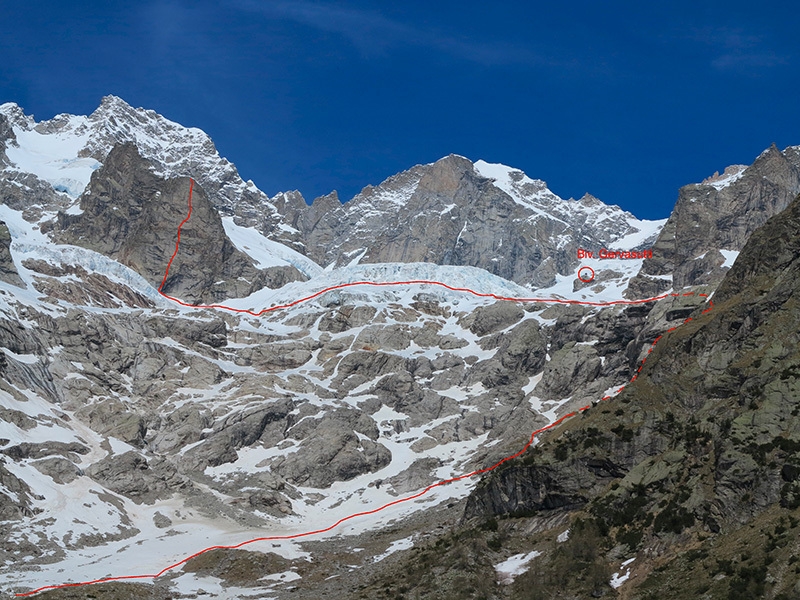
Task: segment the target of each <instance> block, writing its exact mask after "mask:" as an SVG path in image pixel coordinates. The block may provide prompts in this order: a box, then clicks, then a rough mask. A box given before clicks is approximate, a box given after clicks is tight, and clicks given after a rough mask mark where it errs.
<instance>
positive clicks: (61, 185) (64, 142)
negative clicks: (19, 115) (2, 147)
mask: <svg viewBox="0 0 800 600" xmlns="http://www.w3.org/2000/svg"><path fill="white" fill-rule="evenodd" d="M66 120H67V124H66V126H65V127H63V128H61V130H60V131H58V132H57V133H40V132H39V131H37V130H36V129H29V130H25V129H22V128H20V127H14V128H13V129H14V135H15V136H16V138H17V145H16V146H14V145H13V144H9V145H8V147H7V148H6V156H7V157H8V159H9V161H11V163H12V164H13V165H14V166H15V167H16V168H17V169H18V170H19V171H23V172H26V173H33V174H34V175H36V176H37V177H39V179H43V180H44V181H46V182H48V183H49V184H50V185H52V186H53V189H55V190H57V191H59V192H64V193H65V194H67V195H69V196H70V197H71V198H77V197H78V196H80V195H81V194H82V193H83V190H84V189H86V186H87V185H88V184H89V179H91V177H92V173H93V172H94V171H95V170H97V169H98V168H99V167H100V163H99V162H98V161H96V160H95V159H93V158H80V157H78V153H79V152H80V151H81V150H82V149H83V148H84V147H85V146H86V143H87V142H88V141H89V138H90V136H91V130H90V129H89V127H88V120H87V118H86V117H76V116H71V115H70V116H66Z"/></svg>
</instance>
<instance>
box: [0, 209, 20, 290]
mask: <svg viewBox="0 0 800 600" xmlns="http://www.w3.org/2000/svg"><path fill="white" fill-rule="evenodd" d="M0 281H5V282H6V283H10V284H12V285H18V286H20V287H22V286H24V285H25V284H24V283H23V282H22V279H20V276H19V272H18V271H17V267H16V266H15V265H14V259H13V257H12V256H11V233H9V231H8V226H7V225H6V224H5V223H4V222H3V221H0Z"/></svg>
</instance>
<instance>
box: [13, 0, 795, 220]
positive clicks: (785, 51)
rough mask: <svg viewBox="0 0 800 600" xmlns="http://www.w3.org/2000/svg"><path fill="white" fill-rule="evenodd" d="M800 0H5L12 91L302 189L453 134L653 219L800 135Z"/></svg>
mask: <svg viewBox="0 0 800 600" xmlns="http://www.w3.org/2000/svg"><path fill="white" fill-rule="evenodd" d="M799 14H800V11H798V5H797V4H796V2H786V1H779V2H769V3H757V2H752V0H749V1H748V2H739V1H729V2H697V1H694V2H672V1H671V2H646V1H644V2H643V1H641V0H639V1H636V2H613V1H603V2H598V1H597V0H592V1H584V2H535V1H527V2H496V3H489V2H471V1H469V0H461V1H458V2H450V1H436V2H431V1H426V2H417V1H412V0H406V1H404V2H380V1H374V2H322V1H309V0H286V1H284V0H276V1H269V0H264V1H257V0H221V1H217V2H207V1H205V0H196V1H195V0H185V1H183V0H175V1H153V2H147V1H144V2H130V1H126V2H119V1H116V0H108V1H105V2H96V1H92V2H63V1H58V2H37V1H35V0H30V1H26V2H17V1H9V0H0V15H2V21H3V26H2V33H0V102H4V101H14V102H17V103H18V104H20V105H21V106H23V107H24V108H25V110H26V111H27V112H28V113H33V114H34V115H35V116H36V118H37V119H44V118H50V117H52V116H53V115H55V114H57V113H60V112H71V113H78V114H88V113H90V112H91V111H92V110H94V108H96V106H97V105H98V104H99V102H100V98H101V97H102V96H103V95H105V94H109V93H111V94H116V95H118V96H121V97H122V98H124V99H125V100H126V101H128V102H129V103H130V104H132V105H134V106H143V107H146V108H152V109H154V110H156V111H157V112H159V113H161V114H163V115H165V116H166V117H168V118H170V119H173V120H175V121H178V122H180V123H182V124H184V125H190V126H196V127H200V128H202V129H204V130H205V131H206V132H208V133H209V134H210V135H211V137H212V138H213V139H214V141H215V143H216V144H217V147H218V149H219V151H220V153H221V154H222V155H223V156H226V157H227V158H229V159H230V160H232V161H233V162H234V163H235V164H236V165H237V167H238V168H239V170H240V172H241V174H242V176H243V177H244V178H245V179H253V180H254V181H255V182H256V184H257V185H258V186H259V187H260V188H261V189H263V190H264V191H266V192H267V193H269V194H273V193H275V192H277V191H281V190H288V189H299V190H300V191H301V192H302V193H303V195H304V196H306V198H308V199H309V200H310V199H312V198H314V197H315V196H317V195H321V194H324V193H327V192H329V191H330V190H332V189H337V190H338V191H339V193H340V196H341V197H342V198H343V199H347V198H350V197H352V196H353V195H354V194H355V193H356V192H357V191H358V190H360V189H361V188H362V187H363V186H365V185H367V184H377V183H379V182H380V181H382V180H383V179H384V178H386V177H387V176H389V175H392V174H394V173H396V172H398V171H401V170H403V169H406V168H409V167H411V166H412V165H414V164H418V163H424V162H431V161H434V160H436V159H438V158H440V157H442V156H444V155H447V154H450V153H457V154H463V155H465V156H467V157H469V158H471V159H473V160H477V159H479V158H481V159H484V160H487V161H489V162H502V163H505V164H508V165H511V166H514V167H517V168H520V169H522V170H524V171H525V172H526V173H528V175H530V176H532V177H537V178H540V179H544V180H546V181H547V182H548V184H549V186H550V188H551V189H552V190H553V191H554V192H555V193H557V194H559V195H560V196H563V197H565V198H566V197H570V196H573V197H580V196H581V195H582V194H583V193H584V192H587V191H588V192H591V193H592V194H594V195H596V196H598V197H599V198H601V199H602V200H604V201H605V202H608V203H613V204H619V205H620V206H622V207H624V208H626V209H628V210H630V211H632V212H634V213H635V214H636V215H637V216H640V217H647V218H658V217H664V216H666V215H668V214H669V211H670V209H671V208H672V206H673V204H674V201H675V198H676V197H677V189H678V187H679V186H681V185H683V184H686V183H692V182H696V181H699V180H701V179H702V178H704V177H706V176H708V175H711V174H712V173H713V172H714V171H715V170H720V171H721V170H722V169H723V168H724V167H725V166H726V165H728V164H732V163H750V162H752V160H753V159H754V158H755V157H756V156H757V155H758V154H759V153H760V152H761V151H762V150H763V149H765V148H766V147H767V146H769V145H770V144H771V143H772V142H775V143H777V144H778V146H779V147H781V148H783V147H785V146H787V145H794V144H800V108H799V107H800V68H799V66H800V62H799V61H800V35H798V30H800V27H798V26H799V25H800V16H798V15H799Z"/></svg>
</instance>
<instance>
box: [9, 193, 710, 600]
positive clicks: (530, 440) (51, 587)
mask: <svg viewBox="0 0 800 600" xmlns="http://www.w3.org/2000/svg"><path fill="white" fill-rule="evenodd" d="M189 181H190V183H189V213H188V214H187V215H186V218H185V219H184V220H183V221H181V223H180V224H179V225H178V235H177V240H176V241H175V251H174V252H173V253H172V256H171V257H170V259H169V262H167V268H166V270H165V272H164V278H163V279H162V280H161V285H160V286H159V287H158V293H159V294H161V295H162V296H163V297H164V298H167V299H168V300H171V301H173V302H176V303H178V304H180V305H181V306H186V307H189V308H214V309H219V310H228V311H232V312H236V313H246V314H249V315H253V316H255V317H258V316H261V315H263V314H265V313H268V312H272V311H275V310H281V309H285V308H291V307H293V306H297V305H298V304H301V303H303V302H308V301H309V300H313V299H314V298H318V297H319V296H321V295H323V294H325V293H327V292H330V291H333V290H339V289H342V288H348V287H354V286H408V285H437V286H440V287H443V288H446V289H448V290H451V291H454V292H465V293H469V294H472V295H474V296H477V297H480V298H492V299H494V300H503V301H509V302H521V303H523V302H542V303H549V304H578V305H586V306H616V305H630V304H645V303H647V302H654V301H657V300H663V299H664V298H669V297H676V298H677V297H685V296H695V295H696V296H699V297H702V298H706V299H708V294H698V293H696V292H687V293H683V294H662V295H660V296H654V297H652V298H645V299H643V300H614V301H610V302H589V301H581V300H564V299H560V298H514V297H509V296H499V295H497V294H491V293H488V294H487V293H482V292H476V291H475V290H471V289H469V288H462V287H454V286H451V285H448V284H446V283H442V282H441V281H429V280H423V279H413V280H409V281H390V282H376V281H354V282H350V283H341V284H338V285H333V286H330V287H326V288H324V289H322V290H320V291H318V292H315V293H314V294H311V295H309V296H305V297H304V298H300V299H298V300H295V301H293V302H289V303H287V304H280V305H276V306H270V307H268V308H264V309H262V310H260V311H258V312H256V311H252V310H247V309H242V308H233V307H230V306H225V305H224V304H191V303H188V302H184V301H182V300H180V299H178V298H174V297H172V296H169V295H167V294H165V293H164V292H163V291H162V290H163V288H164V285H165V284H166V283H167V278H168V276H169V269H170V267H171V266H172V262H173V261H174V260H175V257H176V256H177V254H178V250H179V248H180V241H181V230H182V228H183V226H184V225H185V224H186V223H187V222H188V221H189V219H190V218H191V216H192V191H193V189H194V179H190V180H189ZM708 304H709V306H708V308H706V309H705V310H703V311H702V312H703V314H705V313H707V312H710V311H711V310H712V309H713V308H714V303H713V302H712V301H711V300H710V299H708ZM691 320H692V318H691V317H689V318H687V319H685V320H684V321H683V323H684V324H685V323H688V322H689V321H691ZM678 327H679V325H678V326H675V327H671V328H670V329H667V331H666V332H665V333H669V332H671V331H675V330H676V329H677V328H678ZM663 337H664V334H662V335H659V336H658V337H657V338H656V339H655V340H653V343H652V344H650V348H648V350H647V356H649V355H650V354H651V353H652V352H653V348H655V345H656V344H657V343H658V342H659V340H661V338H663ZM647 356H645V358H644V359H642V362H641V364H640V365H639V368H638V369H637V370H636V373H634V375H633V377H631V379H630V381H629V382H628V383H631V382H633V381H636V379H637V378H638V376H639V373H641V371H642V369H643V368H644V364H645V362H646V361H647ZM627 385H628V384H627V383H626V384H625V385H623V386H621V387H620V388H619V389H617V390H616V391H615V394H618V393H620V392H621V391H622V390H624V389H625V387H626V386H627ZM611 398H613V396H603V397H602V398H601V399H600V401H608V400H610V399H611ZM591 406H592V405H590V404H588V405H586V406H584V407H582V408H579V409H578V410H576V411H573V412H571V413H568V414H566V415H564V416H562V417H561V418H559V419H558V420H556V421H554V422H552V423H550V424H549V425H546V426H544V427H541V428H540V429H537V430H536V431H534V432H533V433H531V435H530V438H528V441H527V442H526V443H525V445H524V446H523V447H522V448H521V449H520V450H519V451H518V452H516V453H514V454H511V455H510V456H506V457H505V458H503V459H501V460H499V461H497V462H496V463H495V464H493V465H491V466H489V467H485V468H483V469H478V470H475V471H472V472H470V473H465V474H463V475H458V476H457V477H452V478H450V479H444V480H442V481H437V482H436V483H433V484H431V485H429V486H428V487H426V488H424V489H423V490H420V491H419V492H417V493H415V494H412V495H411V496H405V497H403V498H398V499H397V500H393V501H391V502H388V503H386V504H383V505H382V506H379V507H377V508H373V509H371V510H366V511H362V512H357V513H353V514H351V515H347V516H346V517H342V518H341V519H339V520H338V521H336V522H335V523H333V524H332V525H329V526H328V527H324V528H322V529H315V530H313V531H305V532H301V533H293V534H288V535H270V536H261V537H256V538H252V539H249V540H245V541H243V542H240V543H238V544H233V545H228V546H223V545H218V546H209V547H208V548H203V549H202V550H199V551H198V552H195V553H194V554H192V555H190V556H187V557H186V558H183V559H181V560H179V561H178V562H176V563H173V564H171V565H169V566H167V567H164V568H163V569H161V570H160V571H159V572H158V573H153V574H148V575H119V576H114V577H103V578H101V579H93V580H91V581H81V582H75V583H61V584H57V585H45V586H42V587H39V588H36V589H34V590H31V591H29V592H23V593H18V594H15V596H17V597H25V596H33V595H34V594H38V593H40V592H44V591H46V590H55V589H62V588H70V587H80V586H85V585H93V584H96V583H109V582H112V581H130V580H135V579H157V578H159V577H161V576H162V575H164V573H167V572H168V571H172V570H173V569H175V568H177V567H180V566H181V565H184V564H186V563H187V562H188V561H190V560H192V559H193V558H196V557H197V556H200V555H201V554H205V553H206V552H210V551H212V550H235V549H237V548H242V547H243V546H247V545H249V544H254V543H256V542H269V541H280V540H295V539H299V538H305V537H310V536H314V535H319V534H322V533H327V532H329V531H331V530H333V529H336V528H337V527H339V525H341V524H342V523H346V522H347V521H350V520H352V519H356V518H358V517H365V516H368V515H374V514H376V513H379V512H381V511H383V510H386V509H387V508H390V507H392V506H395V505H397V504H402V503H403V502H410V501H411V500H416V499H417V498H420V497H421V496H424V495H425V494H427V493H428V492H430V491H431V490H433V489H436V488H438V487H442V486H445V485H448V484H450V483H454V482H456V481H461V480H462V479H469V478H471V477H475V476H476V475H482V474H484V473H489V472H490V471H494V470H495V469H497V468H498V467H499V466H500V465H502V464H503V463H506V462H508V461H510V460H514V459H515V458H518V457H519V456H521V455H523V454H524V453H525V452H527V450H528V449H529V448H530V447H531V446H532V445H533V442H534V440H535V439H536V436H538V435H540V434H542V433H544V432H545V431H547V430H549V429H553V428H554V427H557V426H559V425H560V424H561V423H563V422H564V421H566V420H567V419H570V418H572V417H574V416H576V415H578V414H580V413H583V412H585V411H587V410H589V409H590V408H591Z"/></svg>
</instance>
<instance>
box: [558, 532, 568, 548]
mask: <svg viewBox="0 0 800 600" xmlns="http://www.w3.org/2000/svg"><path fill="white" fill-rule="evenodd" d="M568 539H569V529H567V530H566V531H564V532H562V533H559V534H558V537H557V538H556V541H557V542H558V543H559V544H563V543H564V542H566V541H567V540H568Z"/></svg>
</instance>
